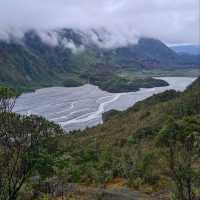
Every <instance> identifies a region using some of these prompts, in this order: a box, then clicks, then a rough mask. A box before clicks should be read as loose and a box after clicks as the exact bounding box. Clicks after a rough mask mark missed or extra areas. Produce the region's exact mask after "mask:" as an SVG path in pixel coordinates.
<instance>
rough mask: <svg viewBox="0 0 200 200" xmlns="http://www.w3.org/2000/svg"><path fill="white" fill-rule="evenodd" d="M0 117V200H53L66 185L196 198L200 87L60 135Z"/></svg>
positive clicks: (41, 124) (44, 125)
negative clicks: (80, 129)
mask: <svg viewBox="0 0 200 200" xmlns="http://www.w3.org/2000/svg"><path fill="white" fill-rule="evenodd" d="M8 96H9V95H8ZM0 116H1V118H0V120H1V123H0V124H1V125H0V133H1V140H0V141H1V142H0V147H1V148H0V149H1V150H0V152H1V154H0V159H1V165H0V167H1V170H0V172H1V174H0V177H1V178H0V183H1V188H3V189H2V193H0V194H1V195H7V196H6V198H4V196H2V197H1V198H2V199H12V198H13V196H14V199H16V198H17V197H19V199H20V198H21V199H31V198H32V199H41V198H52V199H54V198H56V197H59V196H60V197H61V196H63V195H64V193H65V192H66V193H67V191H68V189H66V188H67V185H68V183H73V184H74V183H76V184H78V185H85V186H90V187H97V188H102V187H103V188H105V189H107V188H109V187H110V186H112V185H113V184H114V185H115V184H116V183H117V184H119V185H120V186H123V187H126V188H132V189H134V190H139V191H142V192H145V193H147V194H152V196H154V195H156V194H158V193H157V192H159V194H161V196H159V198H161V199H164V196H162V191H165V193H164V194H163V195H167V196H168V198H170V197H171V199H177V200H197V199H199V197H200V190H199V188H200V170H199V169H200V159H199V158H200V153H199V152H200V79H198V80H196V81H195V82H194V83H193V84H192V85H191V86H190V87H188V88H187V89H186V90H185V91H184V92H182V93H181V92H176V91H174V90H170V91H166V92H164V93H161V94H158V95H154V96H152V97H150V98H148V99H146V100H144V101H141V102H138V103H137V104H136V105H134V106H133V107H132V108H130V109H128V110H127V111H124V112H114V111H112V112H110V113H109V114H108V116H105V123H104V124H102V125H99V126H97V127H94V128H90V129H86V130H84V131H83V132H81V131H74V132H71V134H67V135H62V131H61V130H60V128H59V127H58V126H56V125H54V124H52V123H50V122H47V121H46V120H44V119H42V118H38V117H36V116H29V117H24V116H19V115H16V114H13V113H10V112H7V111H6V112H2V113H1V115H0ZM11 122H12V123H11ZM8 157H9V158H12V159H7V158H8ZM16 158H17V159H16ZM5 166H9V167H8V168H5ZM36 177H37V178H36ZM21 183H23V184H22V185H23V186H24V187H20V186H21ZM19 190H20V192H19ZM73 191H74V190H73ZM68 192H69V191H68ZM15 194H18V196H17V195H16V196H15ZM36 194H37V195H36ZM66 195H70V194H69V193H67V194H66ZM25 196H26V198H25ZM97 197H98V195H97ZM101 198H102V199H103V197H101ZM157 198H158V196H155V199H157ZM78 199H79V198H78ZM93 199H95V198H93Z"/></svg>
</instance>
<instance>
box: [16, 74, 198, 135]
mask: <svg viewBox="0 0 200 200" xmlns="http://www.w3.org/2000/svg"><path fill="white" fill-rule="evenodd" d="M159 79H163V80H165V81H167V82H168V83H169V86H167V87H156V88H150V89H149V88H148V89H147V88H141V89H140V90H139V91H137V92H129V93H109V92H105V91H102V90H101V89H99V88H98V87H97V86H94V85H90V84H87V85H84V86H81V87H71V88H66V87H50V88H43V89H39V90H36V91H35V92H32V93H25V94H22V95H21V96H20V97H19V98H18V99H17V101H16V105H15V107H14V111H15V112H17V113H19V114H25V115H30V114H36V115H39V116H43V117H45V118H46V119H48V120H50V121H53V122H55V123H57V124H60V125H61V126H62V127H63V128H64V129H65V130H66V131H72V130H76V129H81V130H83V129H85V128H86V127H92V126H95V125H97V124H100V123H102V113H103V112H106V111H109V110H111V109H115V110H121V111H122V110H126V109H127V108H129V107H130V106H132V105H134V104H135V103H136V102H138V101H141V100H143V99H145V98H147V97H150V96H152V95H153V94H157V93H160V92H163V91H166V90H169V89H174V90H177V91H183V90H185V88H186V87H187V86H188V85H190V84H191V83H192V82H193V81H194V80H195V78H191V77H190V78H189V77H159Z"/></svg>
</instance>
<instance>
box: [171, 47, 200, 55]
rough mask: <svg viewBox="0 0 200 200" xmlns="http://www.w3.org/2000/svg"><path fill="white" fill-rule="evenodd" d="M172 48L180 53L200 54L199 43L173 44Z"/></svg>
mask: <svg viewBox="0 0 200 200" xmlns="http://www.w3.org/2000/svg"><path fill="white" fill-rule="evenodd" d="M171 49H172V50H173V51H175V52H176V53H178V54H189V55H200V46H197V45H180V46H172V47H171Z"/></svg>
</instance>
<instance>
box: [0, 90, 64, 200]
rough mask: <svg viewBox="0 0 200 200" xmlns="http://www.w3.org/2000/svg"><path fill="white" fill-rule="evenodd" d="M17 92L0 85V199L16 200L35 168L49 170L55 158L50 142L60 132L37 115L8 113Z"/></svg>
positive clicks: (60, 131)
mask: <svg viewBox="0 0 200 200" xmlns="http://www.w3.org/2000/svg"><path fill="white" fill-rule="evenodd" d="M15 98H16V94H15V92H14V90H12V89H9V88H6V87H1V88H0V199H1V200H15V199H17V197H18V195H19V191H20V189H21V188H22V186H23V185H24V184H25V182H26V181H27V180H28V178H30V177H31V176H33V175H34V173H36V170H37V171H38V172H39V171H40V170H42V169H43V171H44V169H45V170H50V168H49V167H48V165H51V166H50V167H51V168H53V163H54V162H53V161H54V160H55V158H54V154H55V149H54V150H53V151H52V150H51V149H50V147H51V145H52V144H51V141H52V138H54V137H55V136H58V135H61V134H62V130H61V129H60V128H59V127H58V126H57V125H55V124H53V123H50V122H47V121H46V120H45V119H43V118H40V117H37V116H28V117H26V116H19V115H17V114H15V113H11V111H12V108H13V105H14V101H15Z"/></svg>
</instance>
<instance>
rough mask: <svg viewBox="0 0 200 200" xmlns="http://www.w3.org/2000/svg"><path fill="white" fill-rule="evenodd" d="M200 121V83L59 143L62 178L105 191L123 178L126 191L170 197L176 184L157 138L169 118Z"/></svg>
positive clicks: (150, 100) (148, 101)
mask: <svg viewBox="0 0 200 200" xmlns="http://www.w3.org/2000/svg"><path fill="white" fill-rule="evenodd" d="M199 115H200V79H198V80H197V81H195V82H194V83H193V85H192V86H190V87H189V88H188V89H187V90H186V91H185V92H183V93H180V92H175V91H173V90H172V91H166V92H164V93H162V94H158V95H154V96H152V97H150V98H148V99H146V100H144V101H142V102H139V103H137V104H136V105H135V106H133V107H132V108H130V109H128V110H127V111H124V112H119V113H114V114H113V116H112V114H111V116H110V117H109V119H108V120H107V121H106V122H105V123H104V124H103V125H99V126H97V127H95V128H91V129H87V130H85V131H83V132H77V131H75V132H73V133H71V134H70V135H67V136H65V138H63V137H62V138H61V139H58V141H59V145H60V149H61V151H62V152H65V153H64V154H65V157H66V158H67V160H66V165H65V167H64V169H65V172H66V174H65V172H64V171H63V173H64V174H65V175H66V177H68V181H69V182H78V183H85V184H89V185H104V186H105V187H106V186H107V185H109V184H111V185H112V183H113V182H115V180H116V179H117V178H121V179H122V180H123V181H122V182H123V186H124V187H130V188H134V189H139V190H142V191H145V192H148V193H152V192H156V191H157V192H158V191H162V190H163V189H164V190H165V191H169V190H170V188H171V186H172V183H171V182H170V180H169V178H168V175H167V174H166V172H164V171H165V170H166V163H165V162H164V161H162V159H161V154H159V153H158V149H157V147H156V146H155V144H156V141H157V135H158V133H159V132H160V130H161V128H162V127H163V126H164V124H165V122H166V121H167V119H168V118H169V116H170V117H173V118H174V119H175V120H176V121H180V120H182V119H183V118H184V117H193V118H195V119H197V121H198V122H199V117H198V116H199ZM163 170H164V171H163ZM64 174H63V175H64ZM63 175H62V176H63ZM66 177H65V178H66Z"/></svg>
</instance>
